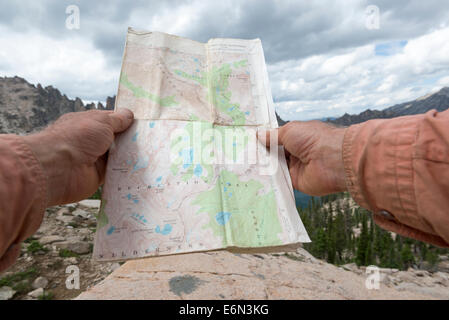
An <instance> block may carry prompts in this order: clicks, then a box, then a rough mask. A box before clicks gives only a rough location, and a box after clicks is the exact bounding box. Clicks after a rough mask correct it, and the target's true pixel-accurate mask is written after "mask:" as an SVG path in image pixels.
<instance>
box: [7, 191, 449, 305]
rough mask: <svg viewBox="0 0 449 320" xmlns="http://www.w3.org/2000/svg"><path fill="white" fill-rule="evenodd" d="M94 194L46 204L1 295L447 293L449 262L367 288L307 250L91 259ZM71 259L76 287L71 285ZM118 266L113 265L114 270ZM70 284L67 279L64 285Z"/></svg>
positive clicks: (357, 271)
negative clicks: (105, 260) (62, 203)
mask: <svg viewBox="0 0 449 320" xmlns="http://www.w3.org/2000/svg"><path fill="white" fill-rule="evenodd" d="M98 207H99V201H97V200H86V201H82V202H80V203H78V204H71V205H67V206H60V207H52V208H49V209H47V212H46V214H45V218H44V222H43V224H42V226H41V228H40V229H39V230H38V232H37V233H36V234H35V235H34V236H33V237H32V238H30V239H28V240H27V241H26V243H24V245H23V247H22V254H21V256H20V258H19V260H18V261H17V263H16V264H15V265H14V266H13V267H11V268H10V269H9V270H8V271H7V272H5V273H3V274H1V275H0V300H1V299H72V298H76V297H77V299H449V261H448V259H447V257H446V256H442V257H440V259H441V262H440V263H439V264H438V266H437V268H436V269H435V271H433V272H430V271H425V270H415V269H409V270H407V271H399V270H396V269H380V287H379V289H378V290H376V289H372V290H370V289H367V288H366V286H365V282H366V278H367V274H366V272H365V268H358V267H357V266H356V265H355V264H347V265H344V266H340V267H337V266H334V265H331V264H328V263H326V262H324V261H321V260H318V259H315V258H314V257H313V256H311V255H310V254H309V253H308V252H307V251H306V250H304V249H302V248H299V249H297V250H295V251H292V252H281V253H266V254H249V253H245V254H243V253H235V252H234V253H232V252H228V251H215V252H206V253H192V254H181V255H173V256H161V257H154V258H148V259H141V260H135V261H129V262H127V263H125V264H124V265H120V264H119V263H96V262H94V261H92V260H91V252H92V247H93V238H94V233H95V228H96V219H95V214H96V213H97V211H98ZM69 266H77V267H78V268H79V272H80V288H79V289H68V288H67V286H66V280H67V278H68V277H69V276H70V274H67V273H66V269H67V267H69ZM114 270H115V271H114ZM69 287H70V286H69Z"/></svg>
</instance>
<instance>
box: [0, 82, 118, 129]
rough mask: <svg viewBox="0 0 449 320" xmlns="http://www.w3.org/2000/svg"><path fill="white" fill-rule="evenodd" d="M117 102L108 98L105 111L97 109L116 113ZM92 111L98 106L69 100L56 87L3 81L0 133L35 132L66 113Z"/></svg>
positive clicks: (101, 106) (102, 107) (99, 105)
mask: <svg viewBox="0 0 449 320" xmlns="http://www.w3.org/2000/svg"><path fill="white" fill-rule="evenodd" d="M114 101H115V97H112V98H111V97H108V98H107V103H106V107H104V106H103V105H102V104H101V103H98V109H100V110H113V109H114V106H113V105H114ZM108 102H109V105H108ZM91 109H97V106H96V105H95V103H90V104H87V105H84V103H83V101H82V100H81V99H80V98H75V99H74V100H72V99H69V98H68V97H67V96H66V95H65V94H62V93H61V92H60V91H59V90H58V89H56V88H54V87H53V86H47V87H45V88H44V87H43V86H42V85H41V84H40V83H39V84H37V85H36V86H34V85H33V84H30V83H28V82H27V81H26V80H25V79H23V78H21V77H18V76H15V77H0V133H15V134H27V133H32V132H36V131H39V130H41V129H42V128H44V127H46V126H47V125H48V124H50V123H51V122H53V121H55V120H56V119H57V118H59V117H60V116H61V115H63V114H65V113H68V112H79V111H86V110H91Z"/></svg>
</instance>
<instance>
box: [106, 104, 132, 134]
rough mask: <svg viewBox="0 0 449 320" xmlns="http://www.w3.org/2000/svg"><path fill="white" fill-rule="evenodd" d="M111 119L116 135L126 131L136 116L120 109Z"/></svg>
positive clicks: (110, 115)
mask: <svg viewBox="0 0 449 320" xmlns="http://www.w3.org/2000/svg"><path fill="white" fill-rule="evenodd" d="M109 117H110V118H111V120H112V129H113V130H114V133H118V132H122V131H125V130H126V129H128V127H129V126H130V125H131V124H132V123H133V120H134V114H133V113H132V111H131V110H129V109H126V108H120V109H119V110H118V111H117V112H112V113H110V114H109Z"/></svg>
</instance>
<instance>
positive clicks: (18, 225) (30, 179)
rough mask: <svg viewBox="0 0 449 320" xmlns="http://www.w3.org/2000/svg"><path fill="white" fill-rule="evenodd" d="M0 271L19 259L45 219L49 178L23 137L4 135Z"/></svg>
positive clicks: (0, 177) (0, 168) (1, 139)
mask: <svg viewBox="0 0 449 320" xmlns="http://www.w3.org/2000/svg"><path fill="white" fill-rule="evenodd" d="M0 155H1V157H0V271H3V270H5V269H6V268H7V267H8V266H9V265H11V264H12V263H13V262H14V261H15V259H16V258H17V256H18V254H19V252H20V243H21V242H22V241H23V240H25V239H26V238H27V237H29V236H30V235H32V234H33V233H34V232H35V231H36V230H37V229H38V228H39V225H40V223H41V221H42V218H43V214H44V212H45V207H46V205H47V178H46V175H45V174H44V171H43V169H42V167H41V164H40V163H39V161H38V160H37V159H36V157H35V155H34V154H33V152H32V151H31V149H30V148H29V146H28V144H27V143H25V140H24V138H23V137H19V136H16V135H0Z"/></svg>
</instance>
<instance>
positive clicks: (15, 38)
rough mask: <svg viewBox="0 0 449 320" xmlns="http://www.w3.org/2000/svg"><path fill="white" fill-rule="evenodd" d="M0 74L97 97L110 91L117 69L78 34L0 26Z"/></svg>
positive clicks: (84, 95)
mask: <svg viewBox="0 0 449 320" xmlns="http://www.w3.org/2000/svg"><path fill="white" fill-rule="evenodd" d="M0 41H1V43H3V44H7V45H2V46H1V47H0V59H1V60H2V63H1V65H0V74H2V75H6V76H14V75H19V76H21V77H24V78H25V79H26V80H27V81H29V82H31V83H41V84H42V85H44V86H46V85H53V86H55V87H56V88H58V89H59V90H60V91H61V92H63V93H67V92H70V96H71V97H72V98H74V97H77V96H78V97H82V98H83V99H86V100H96V99H95V98H96V97H106V96H107V95H113V94H114V91H115V88H116V86H117V83H118V72H117V70H110V69H108V66H107V63H106V59H105V56H104V54H103V52H102V51H101V50H99V49H97V48H95V46H93V44H92V43H91V42H90V41H89V40H87V39H85V38H79V37H73V38H71V39H70V38H65V39H53V38H49V37H46V36H45V35H42V34H40V33H37V32H33V31H29V32H26V33H20V32H14V31H11V30H5V28H0Z"/></svg>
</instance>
